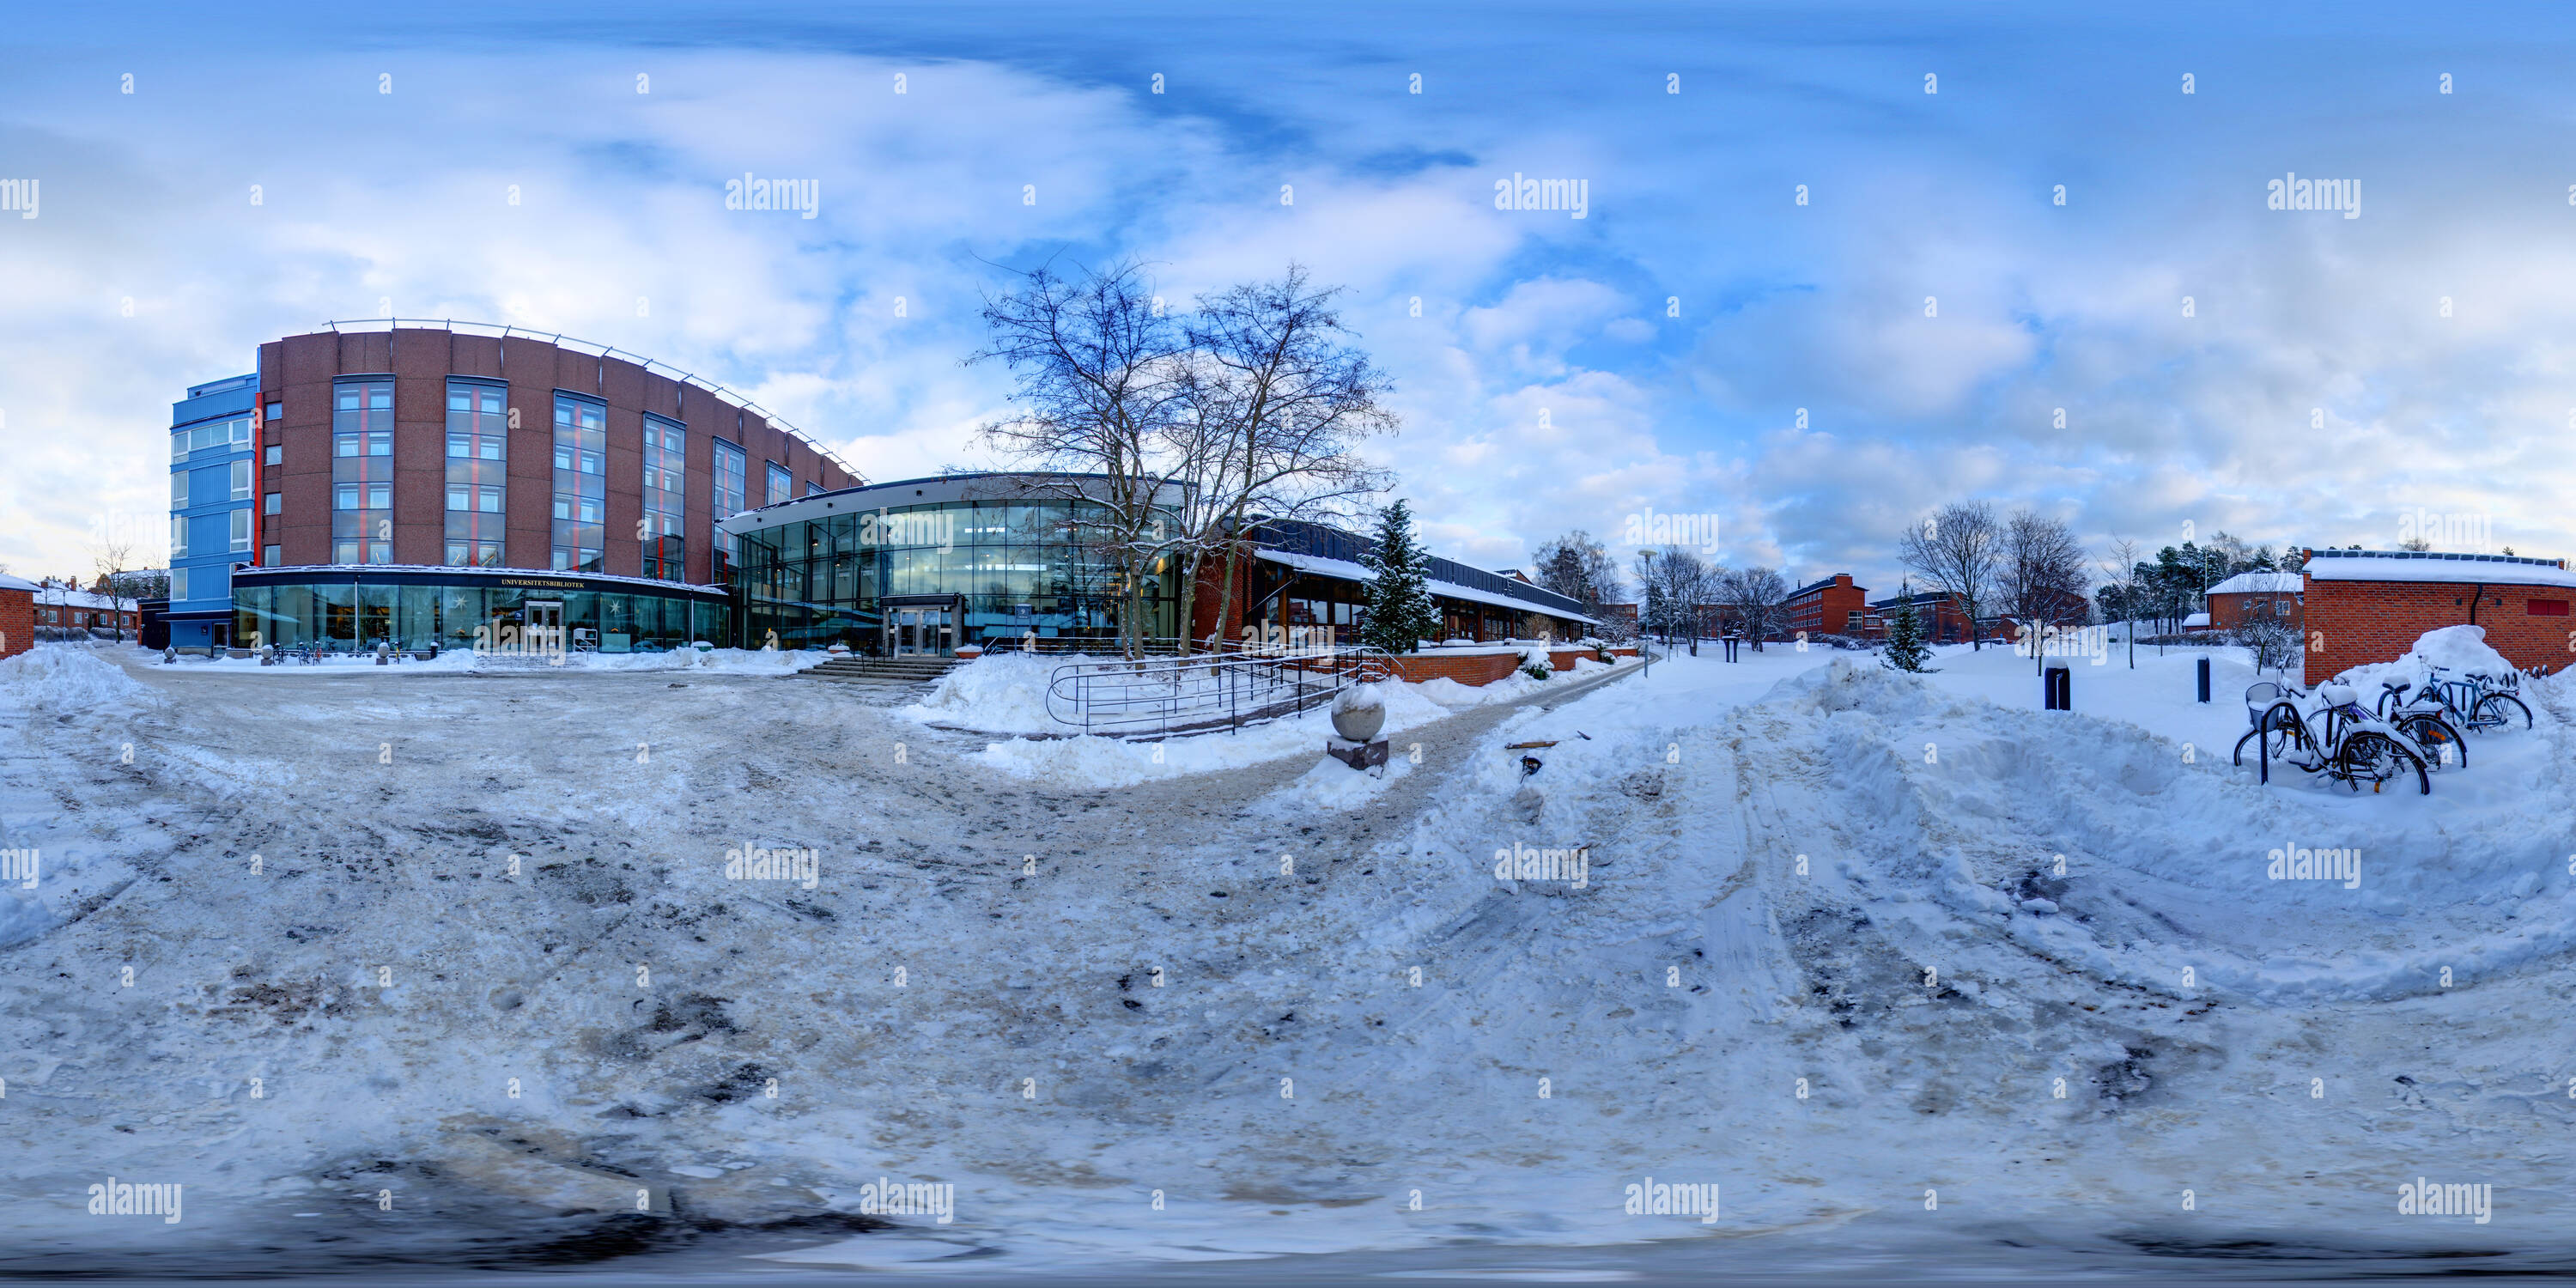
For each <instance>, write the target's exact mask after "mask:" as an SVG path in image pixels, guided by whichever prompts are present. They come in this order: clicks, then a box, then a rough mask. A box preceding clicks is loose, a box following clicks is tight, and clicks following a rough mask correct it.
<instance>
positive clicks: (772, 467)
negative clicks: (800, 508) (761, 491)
mask: <svg viewBox="0 0 2576 1288" xmlns="http://www.w3.org/2000/svg"><path fill="white" fill-rule="evenodd" d="M764 464H766V465H768V466H769V499H768V500H766V501H763V502H761V504H763V505H776V504H778V503H779V502H781V501H784V500H786V499H788V494H789V490H790V489H792V488H794V487H795V486H796V483H795V480H794V479H791V478H789V477H788V474H787V467H786V466H784V465H781V464H779V463H778V462H776V461H767V462H764Z"/></svg>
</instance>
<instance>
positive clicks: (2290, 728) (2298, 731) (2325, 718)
mask: <svg viewBox="0 0 2576 1288" xmlns="http://www.w3.org/2000/svg"><path fill="white" fill-rule="evenodd" d="M2285 693H2286V694H2288V695H2289V696H2287V697H2284V696H2282V695H2283V694H2285ZM2307 696H2308V695H2307V694H2306V693H2305V692H2302V691H2301V690H2300V689H2298V688H2297V687H2296V686H2294V685H2289V684H2275V683H2273V682H2271V681H2268V680H2267V681H2264V682H2262V683H2260V684H2255V685H2252V686H2250V687H2248V688H2247V689H2246V690H2245V716H2246V719H2247V721H2248V722H2250V723H2251V724H2252V725H2253V726H2254V727H2253V728H2252V729H2249V730H2247V731H2246V733H2245V736H2244V737H2242V738H2239V739H2237V740H2236V751H2235V755H2234V757H2233V760H2234V762H2235V763H2236V764H2238V765H2240V766H2241V765H2243V764H2244V763H2245V744H2246V743H2249V742H2251V743H2254V744H2255V750H2256V752H2257V755H2258V758H2259V760H2260V763H2261V765H2262V772H2263V781H2264V782H2267V783H2268V782H2270V781H2272V762H2273V761H2274V760H2279V761H2281V762H2282V763H2284V764H2288V765H2291V766H2294V767H2296V768H2298V769H2301V770H2305V771H2306V772H2308V773H2311V774H2317V773H2322V774H2324V775H2326V776H2327V777H2329V778H2332V779H2335V780H2337V781H2339V782H2341V783H2343V785H2344V786H2346V787H2349V788H2351V789H2352V790H2353V791H2355V792H2359V791H2360V790H2361V785H2362V783H2363V782H2364V781H2367V782H2369V784H2370V790H2371V791H2373V792H2377V791H2379V790H2380V789H2381V788H2382V787H2384V786H2386V785H2387V784H2388V783H2389V782H2390V781H2392V780H2396V779H2400V778H2402V777H2403V776H2404V775H2405V774H2406V772H2407V771H2408V770H2409V769H2412V770H2413V771H2414V774H2415V791H2416V794H2417V795H2419V796H2430V795H2432V794H2433V780H2432V777H2431V776H2430V775H2429V774H2428V773H2427V772H2426V771H2425V769H2424V758H2423V757H2422V756H2421V755H2418V754H2416V753H2415V752H2412V751H2409V750H2407V749H2406V744H2407V743H2409V742H2412V741H2413V739H2411V738H2408V737H2407V736H2406V735H2405V734H2402V733H2399V732H2398V731H2397V729H2396V728H2395V726H2392V725H2390V724H2389V723H2388V722H2386V721H2384V720H2381V719H2379V718H2378V717H2377V716H2374V715H2372V714H2371V713H2370V712H2369V711H2367V710H2365V709H2363V707H2362V705H2361V696H2360V695H2359V694H2358V693H2355V692H2354V691H2353V688H2352V686H2351V685H2348V684H2326V685H2321V686H2319V687H2318V689H2317V693H2316V696H2317V698H2318V700H2319V701H2318V707H2317V709H2316V710H2315V711H2312V712H2302V711H2300V710H2299V708H2298V705H2297V704H2296V703H2295V702H2293V701H2291V698H2304V697H2307Z"/></svg>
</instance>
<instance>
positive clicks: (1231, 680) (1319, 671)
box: [1046, 647, 1395, 738]
mask: <svg viewBox="0 0 2576 1288" xmlns="http://www.w3.org/2000/svg"><path fill="white" fill-rule="evenodd" d="M1394 674H1395V664H1394V659H1393V658H1391V657H1390V656H1389V655H1388V654H1387V653H1386V651H1385V650H1383V649H1376V648H1365V647H1338V648H1329V649H1313V650H1306V651H1300V652H1294V653H1274V654H1257V653H1221V654H1202V655H1200V656H1197V657H1186V658H1184V657H1158V658H1140V659H1137V660H1135V661H1125V660H1105V661H1093V662H1074V663H1070V664H1068V665H1065V666H1059V667H1057V668H1056V669H1055V671H1054V673H1053V674H1051V675H1050V676H1049V677H1048V679H1047V694H1046V707H1047V715H1048V716H1049V717H1050V718H1052V719H1053V720H1054V721H1055V722H1056V723H1057V724H1060V725H1064V726H1066V727H1068V728H1078V729H1080V730H1082V732H1084V733H1086V734H1100V735H1103V736H1107V737H1115V738H1136V737H1144V736H1148V735H1151V736H1157V737H1169V736H1171V735H1173V734H1176V733H1205V732H1210V731H1213V730H1217V729H1227V730H1233V729H1240V728H1242V727H1243V726H1245V725H1247V724H1258V723H1260V722H1262V721H1266V720H1276V719H1279V718H1280V717H1282V716H1292V715H1296V714H1298V713H1299V712H1303V711H1311V710H1314V709H1315V708H1316V707H1318V706H1322V705H1325V704H1328V703H1330V702H1331V701H1332V700H1333V699H1334V698H1336V697H1338V696H1340V694H1341V692H1342V690H1344V689H1347V688H1349V687H1351V686H1352V685H1355V684H1369V683H1374V682H1376V681H1379V680H1384V679H1387V678H1389V677H1391V676H1393V675H1394Z"/></svg>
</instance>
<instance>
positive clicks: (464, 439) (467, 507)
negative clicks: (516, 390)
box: [444, 380, 510, 568]
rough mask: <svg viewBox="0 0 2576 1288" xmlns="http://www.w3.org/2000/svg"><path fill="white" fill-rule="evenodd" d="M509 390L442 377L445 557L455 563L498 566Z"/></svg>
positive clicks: (505, 488) (506, 466) (507, 456)
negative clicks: (444, 380) (444, 396)
mask: <svg viewBox="0 0 2576 1288" xmlns="http://www.w3.org/2000/svg"><path fill="white" fill-rule="evenodd" d="M508 393H509V391H508V389H507V388H505V387H503V386H501V385H494V384H485V383H483V382H481V381H472V380H450V381H448V382H447V557H446V559H445V561H444V562H447V563H451V564H457V565H460V566H481V567H485V568H498V567H500V566H501V545H502V541H503V537H502V533H501V516H502V514H503V512H504V511H503V504H504V502H506V501H507V500H508V498H509V488H510V482H509V470H510V439H509V434H508V433H507V430H508V426H509V413H508V412H507V411H506V410H504V408H503V404H504V403H505V402H506V401H507V400H508V399H507V395H508Z"/></svg>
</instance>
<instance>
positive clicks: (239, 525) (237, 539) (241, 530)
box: [232, 510, 250, 553]
mask: <svg viewBox="0 0 2576 1288" xmlns="http://www.w3.org/2000/svg"><path fill="white" fill-rule="evenodd" d="M232 538H233V550H234V551H235V552H236V553H238V552H241V551H246V550H248V549H250V511H248V510H235V511H233V532H232Z"/></svg>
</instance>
